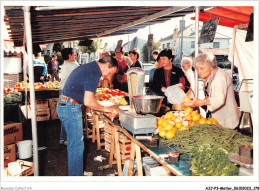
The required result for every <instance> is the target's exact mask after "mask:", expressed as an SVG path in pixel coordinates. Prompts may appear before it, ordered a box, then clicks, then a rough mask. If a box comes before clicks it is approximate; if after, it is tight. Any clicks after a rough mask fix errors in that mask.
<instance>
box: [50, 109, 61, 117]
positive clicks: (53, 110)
mask: <svg viewBox="0 0 260 191" xmlns="http://www.w3.org/2000/svg"><path fill="white" fill-rule="evenodd" d="M50 111H51V119H52V120H53V119H59V116H58V114H57V111H56V108H54V109H50Z"/></svg>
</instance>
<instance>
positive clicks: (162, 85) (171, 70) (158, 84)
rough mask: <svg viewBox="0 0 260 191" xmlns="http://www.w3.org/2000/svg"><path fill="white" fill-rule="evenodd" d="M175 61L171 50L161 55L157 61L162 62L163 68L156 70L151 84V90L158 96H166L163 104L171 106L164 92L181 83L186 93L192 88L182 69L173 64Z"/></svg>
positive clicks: (164, 51)
mask: <svg viewBox="0 0 260 191" xmlns="http://www.w3.org/2000/svg"><path fill="white" fill-rule="evenodd" d="M173 59H174V56H173V55H172V50H171V49H168V48H166V49H164V50H162V51H161V52H160V53H159V55H158V58H157V61H158V62H160V65H161V66H162V67H161V68H158V69H157V70H155V72H154V76H153V81H152V84H151V90H152V91H153V92H155V93H156V94H157V95H161V96H164V97H165V98H164V100H163V103H164V104H166V105H169V106H170V104H167V98H166V96H165V95H164V91H165V90H166V88H167V87H169V86H172V85H175V84H179V83H181V84H182V87H181V89H183V90H184V92H185V93H186V92H187V91H188V90H189V87H190V83H189V81H188V80H187V78H186V76H185V74H184V73H183V71H182V69H181V68H178V67H176V66H174V65H173V64H172V61H173Z"/></svg>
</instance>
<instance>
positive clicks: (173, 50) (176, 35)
mask: <svg viewBox="0 0 260 191" xmlns="http://www.w3.org/2000/svg"><path fill="white" fill-rule="evenodd" d="M177 38H178V28H175V29H174V31H173V39H172V40H173V41H172V55H175V56H176V47H177Z"/></svg>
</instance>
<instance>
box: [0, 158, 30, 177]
mask: <svg viewBox="0 0 260 191" xmlns="http://www.w3.org/2000/svg"><path fill="white" fill-rule="evenodd" d="M16 162H20V163H22V164H23V165H22V172H21V173H20V174H17V175H14V176H29V175H31V174H33V172H34V168H33V162H29V161H25V160H17V161H16ZM4 175H5V176H10V175H9V174H8V168H7V167H4Z"/></svg>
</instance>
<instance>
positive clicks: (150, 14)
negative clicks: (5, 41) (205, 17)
mask: <svg viewBox="0 0 260 191" xmlns="http://www.w3.org/2000/svg"><path fill="white" fill-rule="evenodd" d="M205 8H208V7H201V8H200V11H203V9H205ZM192 12H194V7H178V6H175V7H168V6H167V7H166V6H164V7H163V6H160V7H151V6H147V7H146V6H113V7H109V6H108V7H83V8H64V7H63V8H60V9H56V8H55V7H32V8H31V26H32V41H33V43H39V44H41V43H52V42H62V41H73V40H85V39H91V38H97V37H104V36H111V35H121V34H129V33H134V32H136V31H137V30H138V29H140V28H144V27H146V26H148V25H152V24H155V23H160V22H165V21H167V20H170V19H171V18H174V17H182V16H185V15H186V14H189V13H192ZM5 19H6V20H7V25H8V26H9V27H8V29H9V30H10V32H9V36H10V39H11V40H12V41H13V42H14V45H15V46H22V42H23V36H24V12H23V7H5Z"/></svg>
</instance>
